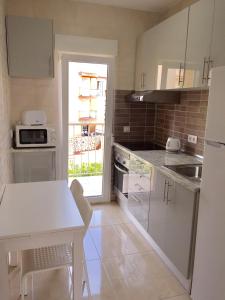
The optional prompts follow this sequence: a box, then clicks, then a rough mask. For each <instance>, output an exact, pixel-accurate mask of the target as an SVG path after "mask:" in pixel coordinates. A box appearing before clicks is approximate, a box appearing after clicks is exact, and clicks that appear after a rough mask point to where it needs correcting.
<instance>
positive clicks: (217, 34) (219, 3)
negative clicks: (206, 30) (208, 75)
mask: <svg viewBox="0 0 225 300" xmlns="http://www.w3.org/2000/svg"><path fill="white" fill-rule="evenodd" d="M212 2H214V1H212ZM210 60H211V65H210V67H212V66H213V67H219V66H225V0H215V10H214V25H213V36H212V48H211V55H210Z"/></svg>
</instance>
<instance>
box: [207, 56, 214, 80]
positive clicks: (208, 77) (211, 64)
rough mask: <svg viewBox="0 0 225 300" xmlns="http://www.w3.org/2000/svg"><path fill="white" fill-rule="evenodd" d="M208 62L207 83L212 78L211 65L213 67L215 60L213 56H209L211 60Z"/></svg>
mask: <svg viewBox="0 0 225 300" xmlns="http://www.w3.org/2000/svg"><path fill="white" fill-rule="evenodd" d="M207 64H208V70H207V78H206V80H207V83H208V82H209V80H210V79H211V77H210V76H209V74H210V70H211V67H213V60H212V58H211V57H210V56H209V60H208V62H207Z"/></svg>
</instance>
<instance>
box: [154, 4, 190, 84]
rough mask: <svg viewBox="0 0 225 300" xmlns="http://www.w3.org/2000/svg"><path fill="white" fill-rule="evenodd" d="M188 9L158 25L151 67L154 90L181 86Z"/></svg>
mask: <svg viewBox="0 0 225 300" xmlns="http://www.w3.org/2000/svg"><path fill="white" fill-rule="evenodd" d="M188 12H189V8H187V9H184V10H182V11H181V12H179V13H177V14H176V15H174V16H172V17H171V18H169V19H167V20H165V21H164V22H162V23H161V24H159V25H158V26H157V27H156V28H157V37H158V40H157V43H156V44H155V45H154V46H153V47H154V48H155V56H154V58H153V66H154V73H155V81H154V85H153V86H152V87H154V88H155V89H176V88H180V87H182V86H183V81H184V67H185V65H184V64H185V51H186V40H187V26H188Z"/></svg>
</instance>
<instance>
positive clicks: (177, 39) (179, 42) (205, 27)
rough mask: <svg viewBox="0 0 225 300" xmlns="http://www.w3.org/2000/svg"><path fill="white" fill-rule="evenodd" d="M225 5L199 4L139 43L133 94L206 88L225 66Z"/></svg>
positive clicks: (211, 0) (217, 1) (203, 0)
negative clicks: (214, 72) (213, 72)
mask: <svg viewBox="0 0 225 300" xmlns="http://www.w3.org/2000/svg"><path fill="white" fill-rule="evenodd" d="M224 28H225V1H224V0H200V1H198V2H196V3H194V4H193V5H191V6H190V7H189V8H186V9H184V10H182V11H180V12H179V13H177V14H175V15H174V16H172V17H170V18H168V19H167V20H165V21H163V22H162V23H160V24H158V25H156V26H155V27H153V28H151V29H150V30H148V31H146V32H145V33H144V34H142V36H141V37H140V38H139V40H138V44H137V56H136V79H135V90H137V91H143V90H156V89H157V90H163V89H177V88H178V89H181V88H199V87H201V88H207V87H208V85H210V78H211V75H210V72H211V69H212V67H218V66H224V65H225V35H224Z"/></svg>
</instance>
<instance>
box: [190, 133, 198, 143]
mask: <svg viewBox="0 0 225 300" xmlns="http://www.w3.org/2000/svg"><path fill="white" fill-rule="evenodd" d="M197 141H198V137H197V135H191V134H189V135H188V142H189V143H192V144H197Z"/></svg>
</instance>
